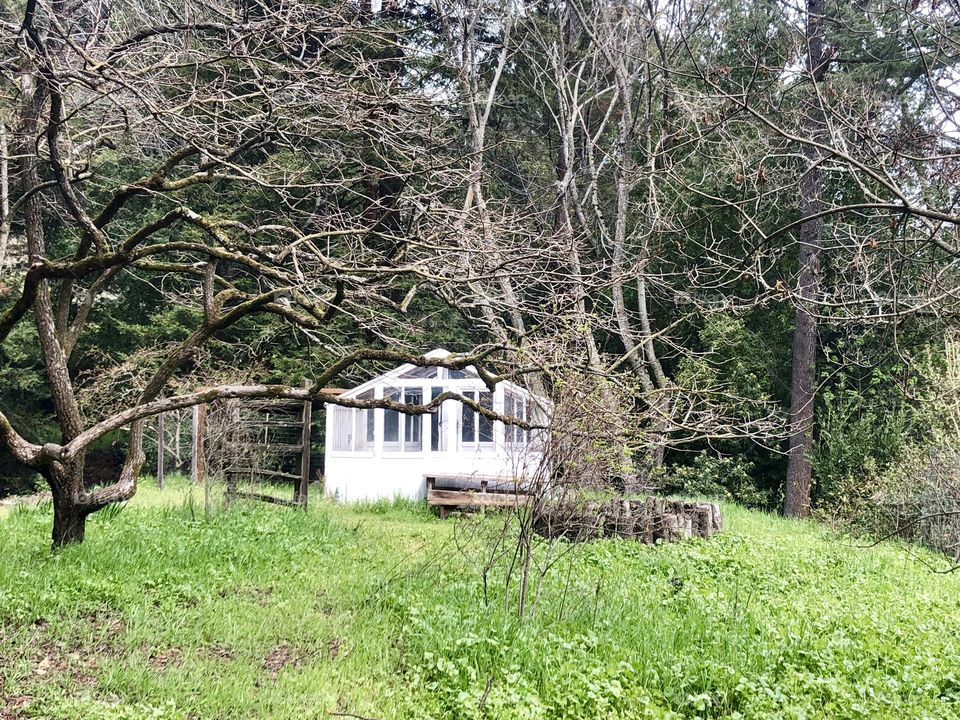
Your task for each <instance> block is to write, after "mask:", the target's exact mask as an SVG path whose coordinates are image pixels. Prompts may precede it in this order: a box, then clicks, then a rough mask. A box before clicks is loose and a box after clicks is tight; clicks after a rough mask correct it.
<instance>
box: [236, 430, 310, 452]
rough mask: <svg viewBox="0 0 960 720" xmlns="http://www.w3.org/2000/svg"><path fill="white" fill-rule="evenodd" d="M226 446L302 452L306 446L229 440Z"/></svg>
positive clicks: (241, 448) (240, 448)
mask: <svg viewBox="0 0 960 720" xmlns="http://www.w3.org/2000/svg"><path fill="white" fill-rule="evenodd" d="M297 427H302V423H298V424H297ZM226 446H227V448H228V449H230V450H262V451H264V452H290V453H302V452H303V448H304V446H303V445H301V444H300V443H258V442H228V443H226ZM308 447H309V446H308Z"/></svg>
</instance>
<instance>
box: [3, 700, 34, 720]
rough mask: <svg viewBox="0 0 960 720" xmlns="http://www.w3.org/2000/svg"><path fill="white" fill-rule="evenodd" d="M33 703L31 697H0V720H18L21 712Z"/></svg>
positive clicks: (21, 714)
mask: <svg viewBox="0 0 960 720" xmlns="http://www.w3.org/2000/svg"><path fill="white" fill-rule="evenodd" d="M32 701H33V696H32V695H12V696H10V697H4V696H3V695H0V720H20V718H22V717H24V715H23V711H24V710H25V709H26V707H27V705H29V704H30V703H31V702H32Z"/></svg>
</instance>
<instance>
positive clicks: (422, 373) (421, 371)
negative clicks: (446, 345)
mask: <svg viewBox="0 0 960 720" xmlns="http://www.w3.org/2000/svg"><path fill="white" fill-rule="evenodd" d="M400 377H402V378H405V379H406V378H420V379H428V380H434V379H436V377H437V369H436V368H435V367H415V368H412V369H410V370H407V371H406V372H405V373H401V375H400Z"/></svg>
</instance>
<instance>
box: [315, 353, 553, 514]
mask: <svg viewBox="0 0 960 720" xmlns="http://www.w3.org/2000/svg"><path fill="white" fill-rule="evenodd" d="M396 372H397V371H394V373H388V374H387V375H385V376H382V377H380V378H377V379H375V380H372V381H370V382H368V383H365V384H364V385H361V386H360V387H358V388H354V389H353V390H350V391H348V392H347V393H345V394H344V396H345V397H357V396H358V395H360V394H365V395H366V396H368V397H369V393H370V391H371V390H372V391H373V395H374V397H376V398H382V397H383V396H384V392H385V388H397V387H400V388H403V389H409V390H413V391H416V390H417V389H422V392H423V397H424V398H425V401H429V398H430V392H431V389H432V388H433V387H437V386H443V388H444V389H445V390H452V391H456V392H461V393H462V392H469V391H470V390H478V389H483V390H485V389H486V388H485V387H484V386H483V384H482V383H481V382H480V381H479V380H478V379H476V378H472V379H471V378H462V379H456V380H454V379H444V380H435V379H426V380H409V379H398V378H397V377H396V375H395V373H396ZM387 391H389V390H387ZM505 393H511V395H513V396H514V397H516V395H517V394H518V393H522V394H523V395H524V396H525V397H526V398H528V402H529V398H530V395H529V393H528V392H527V391H525V390H523V389H522V388H519V387H517V386H516V385H512V384H506V383H505V384H501V385H500V386H498V387H497V390H496V392H495V393H494V394H493V398H492V400H493V408H494V410H495V411H497V412H504V397H505ZM462 409H463V405H462V404H461V403H460V402H458V401H456V400H450V401H447V402H445V403H444V404H443V418H444V420H443V424H442V425H441V434H442V436H443V438H444V445H445V449H441V450H437V451H433V450H431V449H430V448H431V447H432V424H433V423H432V422H431V416H430V415H423V416H419V417H417V418H416V419H415V420H414V421H415V422H416V421H419V422H421V423H422V426H421V437H420V448H421V449H420V450H417V451H413V452H403V451H398V450H397V449H396V448H394V449H388V450H386V451H385V450H384V449H383V438H384V411H383V410H374V411H369V410H368V411H365V412H368V413H369V412H373V428H372V431H373V442H372V443H369V444H368V443H367V440H366V438H365V437H364V435H365V434H366V431H365V430H364V428H366V427H367V423H366V418H365V417H364V418H360V417H357V416H354V420H353V421H352V422H351V424H350V427H351V428H353V429H352V430H351V432H350V435H351V436H353V435H356V436H358V438H357V439H355V440H353V443H354V444H355V445H354V446H355V447H356V446H359V447H361V448H364V449H360V450H343V449H338V450H334V449H333V448H334V445H335V441H334V438H335V421H334V419H335V417H337V415H336V413H338V412H343V410H342V409H340V408H335V407H332V406H331V407H327V408H326V413H325V415H326V450H325V468H324V476H325V477H324V485H325V491H326V493H327V495H328V496H330V497H332V498H334V499H336V500H338V501H341V502H355V501H360V500H380V499H393V498H406V499H410V500H419V499H422V498H424V497H426V483H425V479H424V478H425V476H427V475H440V476H457V477H462V478H465V479H466V478H469V477H470V476H478V477H482V478H497V479H500V480H503V481H507V482H512V481H514V480H521V479H523V478H529V477H531V476H532V475H533V474H534V473H535V472H536V470H537V466H538V464H539V459H540V458H539V454H538V453H536V452H534V451H533V449H532V447H531V446H529V445H515V444H513V443H511V444H509V445H508V444H507V443H506V442H505V440H506V437H505V435H506V434H505V426H504V425H503V424H502V423H494V424H493V442H492V443H484V444H483V446H482V447H480V446H479V445H478V444H477V443H474V444H472V445H471V444H469V443H465V442H463V441H462V433H461V431H462ZM354 412H357V413H359V412H361V411H354ZM411 417H412V416H401V419H400V422H401V424H400V435H401V437H402V436H403V434H404V423H405V422H408V420H405V419H404V418H411ZM336 428H337V434H336V437H337V438H338V439H337V440H336V444H337V445H338V446H340V447H341V448H342V447H343V446H344V444H345V442H346V438H345V431H344V429H343V426H342V424H338V425H337V426H336ZM477 437H479V436H477Z"/></svg>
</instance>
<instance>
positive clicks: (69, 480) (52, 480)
mask: <svg viewBox="0 0 960 720" xmlns="http://www.w3.org/2000/svg"><path fill="white" fill-rule="evenodd" d="M43 475H44V477H45V478H46V480H47V483H48V484H49V485H50V488H51V490H52V494H53V536H52V540H53V549H54V550H59V549H60V548H62V547H65V546H67V545H70V544H72V543H81V542H83V537H84V533H85V531H86V526H87V516H88V515H89V514H90V513H89V510H88V509H87V508H85V507H84V506H83V505H81V504H80V503H78V502H77V493H76V492H75V488H76V486H79V487H81V488H82V487H83V465H82V463H81V464H80V465H79V466H78V465H74V464H67V465H63V464H61V463H53V464H52V465H51V467H50V469H49V470H48V471H46V472H44V473H43Z"/></svg>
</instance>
